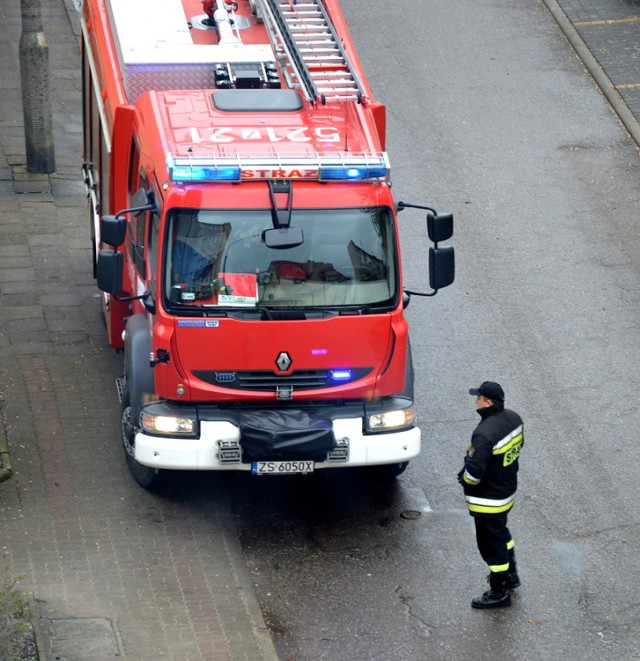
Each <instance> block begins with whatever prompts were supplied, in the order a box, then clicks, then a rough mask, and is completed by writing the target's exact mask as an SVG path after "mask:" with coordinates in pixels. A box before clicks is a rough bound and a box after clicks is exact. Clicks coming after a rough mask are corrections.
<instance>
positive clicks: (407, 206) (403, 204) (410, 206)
mask: <svg viewBox="0 0 640 661" xmlns="http://www.w3.org/2000/svg"><path fill="white" fill-rule="evenodd" d="M403 209H424V210H425V211H431V213H432V214H434V215H435V216H437V215H438V212H437V211H436V210H435V209H434V208H433V207H425V206H423V205H421V204H409V202H398V211H402V210H403Z"/></svg>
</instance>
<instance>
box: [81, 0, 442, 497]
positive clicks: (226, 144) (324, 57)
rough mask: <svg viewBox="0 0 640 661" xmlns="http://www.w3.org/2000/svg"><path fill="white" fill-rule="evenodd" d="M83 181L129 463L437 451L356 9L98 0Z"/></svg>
mask: <svg viewBox="0 0 640 661" xmlns="http://www.w3.org/2000/svg"><path fill="white" fill-rule="evenodd" d="M77 4H78V5H79V11H80V20H81V25H82V37H83V38H82V47H83V72H84V75H83V82H84V157H83V176H84V180H85V183H86V187H87V193H88V198H89V210H90V221H91V222H90V224H91V237H92V247H93V256H94V275H95V277H96V278H97V284H98V288H99V289H100V290H101V292H102V295H101V298H102V308H103V312H104V317H105V319H106V325H107V329H108V336H109V342H110V344H111V346H112V347H113V348H115V349H117V350H121V351H122V352H123V354H124V374H123V376H122V378H120V379H119V380H118V383H117V385H118V393H119V396H120V401H121V415H122V442H123V446H124V453H125V458H126V461H127V463H128V465H129V468H130V470H131V473H132V474H133V476H134V477H135V479H136V480H137V481H138V482H139V483H140V484H141V485H142V486H144V487H146V488H152V487H154V486H156V485H157V484H158V482H159V480H160V479H161V477H162V475H163V473H164V471H166V470H243V471H251V472H252V473H254V474H256V475H265V474H278V475H279V474H289V473H309V472H313V471H316V470H320V469H325V468H340V467H354V466H362V467H368V470H369V471H371V472H376V470H377V471H378V472H380V473H381V474H386V475H397V474H399V473H400V472H402V471H403V470H404V468H405V467H406V465H407V463H408V461H409V460H410V459H411V458H412V457H415V456H417V455H418V453H419V452H420V430H419V428H418V427H417V425H416V413H415V408H414V401H413V376H414V375H413V367H412V362H411V351H410V344H409V337H408V328H407V321H406V319H405V316H404V309H405V307H406V305H407V304H408V302H409V298H410V295H411V294H415V293H418V292H409V291H406V290H404V289H403V282H402V271H401V262H400V246H399V237H398V226H397V215H396V214H397V211H398V210H400V209H401V208H404V207H406V206H412V207H416V208H419V209H425V210H426V211H427V214H426V215H427V229H428V234H429V238H430V240H431V241H432V243H433V244H434V245H433V246H432V247H431V248H430V249H429V274H430V286H431V291H430V292H429V293H427V294H425V295H433V294H434V293H435V292H436V291H437V290H438V289H439V288H442V287H445V286H447V285H449V284H450V283H451V282H452V281H453V278H454V255H453V248H451V247H446V246H444V247H443V246H438V243H439V242H443V241H446V240H447V239H449V238H450V237H451V235H452V233H453V220H452V216H451V215H450V214H441V213H437V212H436V211H435V209H433V208H429V207H426V206H421V205H413V204H411V205H410V204H404V203H402V202H399V203H396V202H394V199H393V197H392V195H391V187H390V178H389V176H390V170H389V158H388V155H387V153H386V151H385V130H386V122H385V107H384V105H382V104H381V103H379V102H377V101H375V100H374V99H373V95H372V91H371V88H370V86H369V84H368V82H367V80H366V78H365V76H364V73H363V70H362V66H361V63H360V61H359V59H358V56H357V54H356V52H355V50H354V45H353V42H352V39H351V37H350V35H349V31H348V28H347V23H346V20H345V18H344V16H343V14H342V11H341V9H340V7H339V4H338V0H304V1H301V0H298V1H296V0H238V1H237V2H232V3H230V4H227V3H225V2H223V1H222V0H204V2H203V1H202V0H163V1H162V2H158V1H157V0H134V1H133V2H132V1H131V0H83V1H82V2H78V3H77Z"/></svg>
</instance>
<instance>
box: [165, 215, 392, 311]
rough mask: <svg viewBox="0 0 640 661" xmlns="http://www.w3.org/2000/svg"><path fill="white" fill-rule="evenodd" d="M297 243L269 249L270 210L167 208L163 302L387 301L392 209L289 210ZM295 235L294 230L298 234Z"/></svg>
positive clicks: (302, 304) (172, 305) (300, 304)
mask: <svg viewBox="0 0 640 661" xmlns="http://www.w3.org/2000/svg"><path fill="white" fill-rule="evenodd" d="M290 227H292V228H294V227H295V228H296V229H298V230H301V232H302V242H301V243H297V242H296V244H295V245H293V246H286V247H282V246H278V247H277V248H274V247H269V246H268V245H267V243H266V241H265V231H266V230H270V229H273V220H272V213H271V211H270V210H269V209H260V210H246V209H240V210H239V209H225V210H222V209H173V210H171V211H170V212H169V222H168V234H167V247H166V251H165V270H164V283H165V288H164V299H165V304H166V305H167V308H168V309H169V310H171V309H182V310H184V309H185V308H189V309H192V310H193V311H194V312H195V309H194V308H196V309H198V308H201V309H204V308H211V307H215V308H228V307H232V308H233V307H236V308H238V307H243V308H248V307H252V308H256V307H257V308H260V307H267V308H289V309H290V308H314V309H319V308H320V309H322V308H331V309H334V308H342V307H348V306H361V307H362V306H365V307H367V308H372V307H378V306H384V307H388V306H390V305H393V304H394V301H395V300H396V296H397V287H398V276H397V256H396V249H395V243H396V242H395V237H394V230H393V218H392V215H391V210H390V209H388V208H386V207H375V208H373V207H372V208H359V209H294V210H293V212H292V214H291V221H290ZM297 235H298V236H300V234H299V233H298V234H297Z"/></svg>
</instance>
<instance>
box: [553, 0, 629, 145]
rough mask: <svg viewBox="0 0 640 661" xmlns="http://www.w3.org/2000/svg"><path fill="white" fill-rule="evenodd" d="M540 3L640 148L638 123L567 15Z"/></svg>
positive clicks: (554, 2)
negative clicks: (544, 6) (545, 8)
mask: <svg viewBox="0 0 640 661" xmlns="http://www.w3.org/2000/svg"><path fill="white" fill-rule="evenodd" d="M542 1H543V3H544V4H545V5H546V7H547V9H548V10H549V12H550V13H551V15H552V16H553V18H554V19H555V20H556V22H557V23H558V25H559V26H560V29H561V30H562V31H563V32H564V34H565V36H566V37H567V39H568V40H569V43H570V44H571V45H572V46H573V48H574V50H575V51H576V53H577V54H578V56H579V57H580V59H581V60H582V62H583V63H584V65H585V67H587V70H588V71H589V73H590V74H591V76H592V77H593V79H594V80H595V81H596V84H597V85H598V87H599V88H600V89H601V90H602V93H603V94H604V95H605V97H606V99H607V101H609V103H610V104H611V106H612V107H613V109H614V110H615V112H616V114H617V115H618V117H619V118H620V121H621V122H622V123H623V124H624V127H625V128H626V129H627V131H628V132H629V134H630V135H631V137H632V138H633V139H634V140H635V142H636V144H637V145H638V147H640V123H639V122H638V120H637V119H636V118H635V116H634V114H633V113H632V112H631V110H630V108H629V106H628V105H627V104H626V102H625V101H624V99H623V98H622V96H621V95H620V93H619V92H618V90H617V89H616V88H615V86H614V84H613V83H612V82H611V79H610V78H609V76H607V74H606V73H605V71H604V69H603V68H602V67H601V66H600V64H599V62H598V61H597V60H596V58H595V57H594V55H593V53H592V52H591V51H590V50H589V47H588V46H587V44H586V43H585V42H584V40H583V39H582V37H581V36H580V35H579V34H578V31H577V30H576V29H575V28H574V27H573V24H572V23H571V21H570V20H569V19H568V18H567V15H566V14H565V13H564V11H563V10H562V8H561V7H560V5H559V4H558V3H557V2H556V0H542Z"/></svg>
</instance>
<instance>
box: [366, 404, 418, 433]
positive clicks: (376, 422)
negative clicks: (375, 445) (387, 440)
mask: <svg viewBox="0 0 640 661" xmlns="http://www.w3.org/2000/svg"><path fill="white" fill-rule="evenodd" d="M415 421H416V411H415V409H414V408H410V409H398V410H396V411H385V412H384V413H374V414H373V415H370V416H369V417H368V418H367V429H368V430H369V431H387V430H389V429H401V428H403V427H407V428H408V427H413V425H414V423H415Z"/></svg>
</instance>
